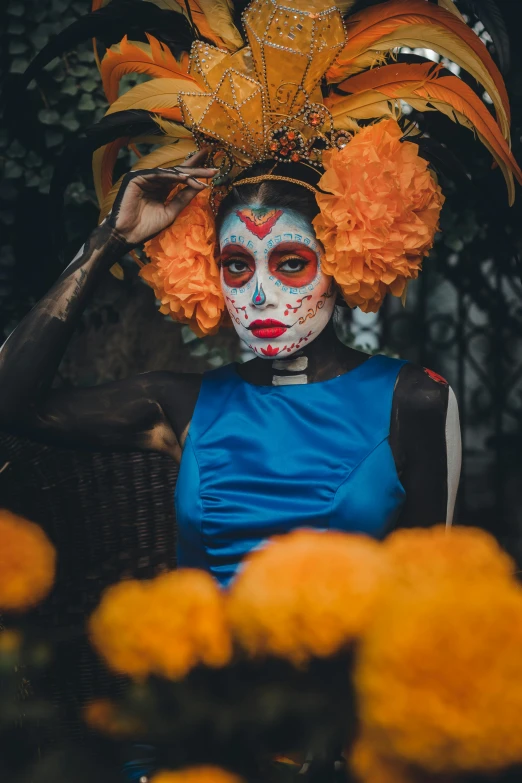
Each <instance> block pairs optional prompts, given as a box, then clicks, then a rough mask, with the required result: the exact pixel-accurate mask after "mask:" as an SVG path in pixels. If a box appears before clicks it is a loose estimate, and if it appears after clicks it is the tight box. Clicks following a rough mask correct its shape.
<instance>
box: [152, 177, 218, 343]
mask: <svg viewBox="0 0 522 783" xmlns="http://www.w3.org/2000/svg"><path fill="white" fill-rule="evenodd" d="M171 196H172V194H171ZM215 249H216V229H215V223H214V217H213V214H212V210H211V208H210V204H209V190H204V191H202V192H200V193H198V195H197V196H196V197H195V198H194V199H193V200H192V201H191V203H190V205H189V206H188V208H187V209H184V210H183V211H182V212H181V213H180V215H179V216H178V217H177V218H176V220H175V221H174V223H173V224H172V225H171V226H169V228H166V229H165V231H162V232H161V233H160V234H158V235H157V236H156V237H154V238H153V239H151V240H150V241H149V242H147V243H146V244H145V252H146V253H147V255H148V256H149V258H150V263H148V264H146V265H145V266H144V267H142V269H141V270H140V276H141V277H142V278H143V279H144V280H146V281H147V282H148V283H149V284H150V285H151V286H152V288H153V289H154V293H155V295H156V298H157V299H159V301H160V302H161V307H160V312H161V313H163V314H165V315H170V316H171V318H173V320H174V321H179V322H180V323H183V324H188V325H189V326H190V328H191V329H192V330H193V331H194V332H195V333H196V334H197V335H198V336H199V337H202V336H204V335H207V334H214V333H215V332H217V331H218V329H219V327H220V325H221V323H222V320H223V314H224V311H225V300H224V298H223V293H222V291H221V284H220V279H219V269H218V266H217V262H216V258H215Z"/></svg>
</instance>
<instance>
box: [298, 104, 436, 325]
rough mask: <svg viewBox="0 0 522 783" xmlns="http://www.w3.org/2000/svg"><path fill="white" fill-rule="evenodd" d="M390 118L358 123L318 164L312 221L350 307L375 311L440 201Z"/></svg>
mask: <svg viewBox="0 0 522 783" xmlns="http://www.w3.org/2000/svg"><path fill="white" fill-rule="evenodd" d="M402 135H403V133H402V130H401V129H400V127H399V125H398V123H397V122H396V121H395V120H393V119H385V120H381V121H380V122H378V123H376V124H374V125H370V126H368V127H366V128H363V129H362V130H360V131H358V132H357V133H356V134H355V136H354V137H353V138H352V140H351V141H350V142H349V144H347V145H346V146H345V147H343V149H341V150H331V151H327V152H325V153H324V155H323V165H324V166H325V168H326V172H325V174H324V175H323V176H322V178H321V180H320V182H319V187H320V188H321V190H323V191H326V192H325V193H318V194H317V203H318V204H319V207H320V210H321V211H320V214H319V215H317V217H316V218H314V221H313V225H314V228H315V232H316V235H317V238H318V239H319V240H320V241H321V242H322V244H323V246H324V248H325V254H326V256H325V260H324V262H323V270H324V272H325V273H326V274H329V275H332V276H333V277H334V278H335V280H336V281H337V283H338V285H339V287H340V289H341V292H342V294H343V296H344V298H345V300H346V302H347V303H348V304H349V305H350V307H360V308H361V310H363V311H364V312H376V311H377V310H378V309H379V307H380V306H381V304H382V302H383V299H384V297H385V295H386V293H388V292H391V293H392V294H393V295H394V296H401V295H402V294H403V292H404V290H405V287H406V283H407V281H408V280H410V279H413V278H416V277H417V276H418V274H419V271H420V268H421V264H422V259H423V258H424V256H426V255H427V254H428V252H429V250H430V249H431V247H432V245H433V240H434V237H435V234H436V232H437V230H438V226H439V215H440V210H441V208H442V205H443V203H444V196H443V195H442V192H441V189H440V187H439V186H438V185H437V183H436V182H435V180H434V178H433V176H432V175H431V174H430V171H429V169H428V164H427V162H426V161H425V160H424V159H423V158H421V157H420V156H419V153H418V147H417V145H416V144H413V143H412V142H408V141H405V142H401V141H400V139H401V136H402Z"/></svg>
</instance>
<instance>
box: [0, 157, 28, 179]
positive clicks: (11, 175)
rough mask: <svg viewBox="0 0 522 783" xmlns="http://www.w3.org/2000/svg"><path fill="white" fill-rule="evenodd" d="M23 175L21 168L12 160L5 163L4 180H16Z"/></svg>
mask: <svg viewBox="0 0 522 783" xmlns="http://www.w3.org/2000/svg"><path fill="white" fill-rule="evenodd" d="M23 173H24V170H23V168H22V167H21V166H20V165H19V164H18V163H15V161H14V160H8V161H6V164H5V168H4V177H5V178H6V179H18V177H21V176H22V174H23Z"/></svg>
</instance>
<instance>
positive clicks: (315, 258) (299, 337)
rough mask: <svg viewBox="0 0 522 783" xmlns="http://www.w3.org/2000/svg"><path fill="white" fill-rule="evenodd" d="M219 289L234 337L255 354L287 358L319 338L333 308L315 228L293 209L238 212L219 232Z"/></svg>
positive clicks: (330, 281) (331, 289) (329, 280)
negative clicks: (233, 329)
mask: <svg viewBox="0 0 522 783" xmlns="http://www.w3.org/2000/svg"><path fill="white" fill-rule="evenodd" d="M219 245H220V254H221V287H222V289H223V295H224V297H225V303H226V306H227V309H228V312H229V313H230V317H231V318H232V322H233V324H234V327H235V329H236V332H237V333H238V335H239V337H240V339H241V340H242V341H243V342H244V343H245V345H247V346H248V347H249V348H250V350H251V351H253V352H254V353H255V354H256V355H257V356H260V357H262V358H263V357H264V358H267V359H269V358H273V357H276V356H277V357H278V358H280V359H283V358H287V357H288V356H291V355H292V354H293V353H296V351H300V350H301V349H302V348H304V347H305V346H306V344H307V343H308V342H311V341H312V340H313V339H314V338H315V337H317V335H318V334H319V333H320V332H322V330H323V329H324V327H325V326H326V324H327V323H328V321H329V320H330V318H331V316H332V313H333V310H334V307H335V287H334V281H333V278H332V277H329V276H328V275H325V274H324V273H323V272H322V270H321V257H322V252H323V251H322V248H321V246H320V244H319V243H318V242H317V240H316V238H315V234H314V230H313V227H312V225H311V223H309V222H308V221H307V220H306V219H305V218H304V217H303V216H302V215H300V214H299V213H298V212H295V211H294V210H291V209H278V208H273V207H256V206H255V205H253V206H251V207H248V208H247V207H239V208H237V209H235V210H233V211H232V212H230V213H229V214H228V215H227V217H226V218H225V221H224V223H223V226H222V228H221V231H220V234H219Z"/></svg>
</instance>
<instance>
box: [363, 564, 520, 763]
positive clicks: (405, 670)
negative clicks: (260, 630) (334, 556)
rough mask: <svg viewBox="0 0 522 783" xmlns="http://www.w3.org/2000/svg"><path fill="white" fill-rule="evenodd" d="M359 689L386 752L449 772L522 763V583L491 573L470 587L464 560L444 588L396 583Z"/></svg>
mask: <svg viewBox="0 0 522 783" xmlns="http://www.w3.org/2000/svg"><path fill="white" fill-rule="evenodd" d="M426 562H428V561H427V560H426ZM430 582H431V585H430V589H427V590H426V589H423V587H425V586H426V584H427V583H430ZM355 686H356V690H357V695H358V700H359V714H360V718H361V722H362V727H363V728H362V730H363V732H364V733H365V735H366V736H367V737H368V739H369V740H370V741H371V743H372V746H373V747H374V748H375V752H376V753H377V754H378V755H379V756H380V757H384V758H392V759H393V758H395V759H398V760H402V761H403V762H406V763H410V764H413V765H417V766H418V767H421V768H423V769H425V770H426V771H427V772H429V773H446V774H454V773H459V772H475V773H490V772H495V771H497V770H499V771H500V770H502V769H505V768H507V767H510V766H511V765H515V764H519V763H522V733H521V732H520V730H519V727H520V725H521V724H522V590H521V588H520V587H519V586H518V585H517V583H516V582H515V581H514V580H513V581H511V582H510V581H509V580H507V579H505V580H503V579H499V578H498V574H495V573H493V574H492V575H491V577H490V576H489V574H488V573H487V572H486V573H485V574H484V578H483V580H482V581H481V582H480V581H478V580H471V581H470V582H469V584H468V585H466V583H465V580H463V579H462V575H461V574H460V573H459V572H458V568H457V567H456V566H455V576H454V578H450V575H449V572H448V573H447V574H446V576H445V578H444V579H442V578H441V579H439V581H438V584H437V585H436V588H435V589H434V583H433V580H431V577H430V576H428V578H427V580H426V581H425V582H424V583H423V581H422V578H421V577H420V573H419V579H418V589H416V590H412V589H410V590H404V589H401V588H400V587H399V589H395V590H394V589H393V587H390V589H389V590H388V592H387V595H386V597H385V599H384V600H383V602H382V603H381V605H380V607H379V611H378V613H377V614H376V616H375V618H374V622H373V623H372V625H371V627H370V628H369V630H368V632H367V633H366V635H365V637H364V638H363V640H362V642H361V645H360V648H359V652H358V659H357V661H356V668H355Z"/></svg>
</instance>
